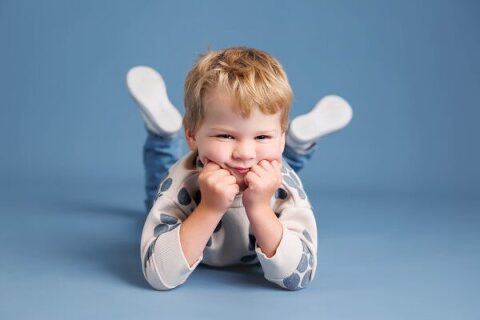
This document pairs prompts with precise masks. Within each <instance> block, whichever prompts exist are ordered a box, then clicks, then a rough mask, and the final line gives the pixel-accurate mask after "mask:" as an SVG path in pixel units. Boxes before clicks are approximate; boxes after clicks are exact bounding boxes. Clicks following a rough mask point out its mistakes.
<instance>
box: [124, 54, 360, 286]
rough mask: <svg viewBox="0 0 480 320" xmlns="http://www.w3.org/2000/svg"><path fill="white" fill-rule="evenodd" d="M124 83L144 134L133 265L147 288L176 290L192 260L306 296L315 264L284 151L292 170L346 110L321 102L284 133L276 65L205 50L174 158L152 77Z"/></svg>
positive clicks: (311, 228) (188, 91) (168, 113)
mask: <svg viewBox="0 0 480 320" xmlns="http://www.w3.org/2000/svg"><path fill="white" fill-rule="evenodd" d="M127 85H128V88H129V90H130V93H131V94H132V96H133V97H134V98H135V100H136V101H137V102H138V104H139V106H140V109H141V110H142V116H143V117H144V120H145V124H146V127H147V131H148V137H147V141H146V144H145V147H144V164H145V168H146V176H147V186H146V189H147V200H146V206H147V209H150V211H149V214H148V216H147V219H146V222H145V226H144V229H143V233H142V239H141V259H142V266H143V272H144V276H145V278H146V280H147V281H148V282H149V284H150V285H151V286H152V287H154V288H156V289H159V290H168V289H172V288H175V287H177V286H179V285H181V284H182V283H184V282H185V281H186V280H187V278H188V276H189V275H190V274H191V273H192V272H193V270H194V269H195V268H196V267H197V266H198V264H199V263H200V262H203V263H205V264H207V265H211V266H219V267H221V266H227V265H233V264H239V263H243V264H256V263H258V262H260V264H261V267H262V269H263V271H264V276H265V278H266V279H267V280H268V281H271V282H273V283H275V284H277V285H279V286H281V287H282V288H286V289H288V290H297V289H301V288H304V287H306V286H307V285H308V283H309V282H310V281H311V280H312V279H313V277H314V275H315V270H316V264H317V259H316V253H317V229H316V225H315V217H314V214H313V212H312V209H311V206H310V203H309V201H308V199H307V196H306V194H305V192H304V190H303V186H302V183H301V181H300V179H299V178H298V176H297V174H296V173H295V172H294V170H293V169H292V168H291V167H290V166H289V165H288V164H287V163H286V162H285V161H282V154H283V155H284V156H285V158H286V159H287V162H290V164H291V165H292V166H293V167H294V168H295V169H296V170H299V169H301V168H302V167H303V165H304V163H305V161H307V160H308V159H309V158H310V157H311V155H312V154H313V151H314V146H315V141H316V140H317V139H318V138H319V137H320V136H323V135H326V134H328V133H331V132H333V131H336V130H339V129H340V128H342V127H344V126H345V125H346V124H347V123H348V122H349V121H350V119H351V116H352V112H351V108H350V107H349V106H348V104H347V103H346V102H345V101H344V100H343V99H341V98H339V97H336V96H328V97H326V98H324V99H322V100H321V101H320V102H319V103H318V104H317V106H316V107H315V108H313V110H312V111H311V112H310V113H308V114H306V115H303V116H300V117H298V118H296V119H294V120H293V121H292V123H291V124H290V126H289V125H288V112H289V109H290V104H291V99H292V92H291V88H290V85H289V83H288V80H287V77H286V74H285V72H284V71H283V69H282V66H281V65H280V64H279V63H278V61H277V60H275V59H274V58H273V57H272V56H270V55H269V54H267V53H265V52H262V51H260V50H256V49H250V48H228V49H224V50H221V51H210V52H208V53H207V54H205V55H203V56H201V57H200V58H199V59H198V61H197V62H196V64H195V65H194V66H193V67H192V69H191V70H190V72H189V74H188V76H187V78H186V81H185V116H184V118H183V125H184V132H185V137H186V140H187V144H188V147H189V149H190V151H191V152H190V153H188V154H187V155H185V156H184V157H183V158H182V159H180V160H178V158H179V156H180V152H181V145H180V138H179V135H178V132H179V130H180V128H181V124H182V122H181V116H180V114H179V113H178V111H177V110H176V109H175V107H174V106H173V105H172V104H171V103H170V101H169V99H168V96H167V93H166V89H165V84H164V82H163V80H162V78H161V76H160V75H159V74H158V73H156V72H155V71H154V70H152V69H150V68H147V67H136V68H133V69H132V70H131V71H130V72H129V74H128V75H127ZM322 118H323V119H326V121H323V122H322V121H320V122H319V121H318V119H322ZM287 129H288V131H287ZM287 132H288V133H287ZM162 178H163V179H162ZM161 179H162V182H161V183H159V181H160V180H161ZM154 198H155V199H154Z"/></svg>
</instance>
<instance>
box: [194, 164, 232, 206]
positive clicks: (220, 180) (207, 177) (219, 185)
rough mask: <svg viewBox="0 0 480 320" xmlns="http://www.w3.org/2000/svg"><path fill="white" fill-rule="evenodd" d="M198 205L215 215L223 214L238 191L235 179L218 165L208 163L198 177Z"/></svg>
mask: <svg viewBox="0 0 480 320" xmlns="http://www.w3.org/2000/svg"><path fill="white" fill-rule="evenodd" d="M198 184H199V185H200V192H201V193H202V199H201V201H200V205H202V206H203V207H204V208H206V209H208V210H211V211H214V212H216V213H225V212H226V211H227V210H228V208H230V206H231V205H232V202H233V200H234V199H235V195H236V194H237V193H238V192H239V191H240V189H239V186H238V184H237V179H235V177H234V176H233V175H232V174H231V173H230V172H229V171H228V170H225V169H222V168H221V167H220V166H219V165H218V164H216V163H214V162H211V161H208V160H207V163H206V164H205V166H204V167H203V169H202V171H201V172H200V175H199V176H198Z"/></svg>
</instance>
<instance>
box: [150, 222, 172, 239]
mask: <svg viewBox="0 0 480 320" xmlns="http://www.w3.org/2000/svg"><path fill="white" fill-rule="evenodd" d="M167 231H168V226H167V225H166V224H164V223H161V224H159V225H157V226H156V227H155V229H153V235H154V236H155V237H158V236H159V235H161V234H162V233H165V232H167Z"/></svg>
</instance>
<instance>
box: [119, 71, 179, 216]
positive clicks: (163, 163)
mask: <svg viewBox="0 0 480 320" xmlns="http://www.w3.org/2000/svg"><path fill="white" fill-rule="evenodd" d="M127 87H128V90H129V92H130V94H131V95H132V97H133V99H134V100H135V101H136V102H137V105H138V107H139V109H140V111H141V114H142V117H143V119H144V121H145V127H146V129H147V140H146V141H145V145H144V147H143V164H144V166H145V191H146V199H145V207H146V209H147V211H149V210H150V208H151V207H152V205H153V202H154V201H155V197H156V193H157V189H158V185H159V184H160V182H161V181H162V179H163V178H164V177H165V176H166V175H167V174H168V169H169V168H170V167H171V166H172V165H173V164H174V163H175V162H176V161H177V160H178V159H179V158H180V155H181V152H182V143H181V142H182V139H180V135H179V131H180V128H181V127H182V116H181V115H180V113H179V112H178V110H177V109H176V108H175V107H174V106H173V105H172V103H171V102H170V100H169V99H168V95H167V90H166V87H165V83H164V81H163V79H162V76H161V75H160V74H159V73H158V72H156V71H155V70H154V69H152V68H149V67H145V66H138V67H134V68H132V69H130V70H129V72H128V74H127Z"/></svg>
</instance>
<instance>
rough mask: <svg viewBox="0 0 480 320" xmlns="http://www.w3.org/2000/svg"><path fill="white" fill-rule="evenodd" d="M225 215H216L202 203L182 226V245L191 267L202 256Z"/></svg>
mask: <svg viewBox="0 0 480 320" xmlns="http://www.w3.org/2000/svg"><path fill="white" fill-rule="evenodd" d="M223 215H224V213H223V212H222V213H215V212H214V211H212V210H210V209H209V208H206V207H205V206H204V205H202V203H200V205H199V206H198V207H197V208H195V210H193V212H192V214H191V215H190V216H188V218H187V219H186V220H185V221H184V222H183V223H182V225H181V226H180V243H181V246H182V250H183V254H184V255H185V258H186V259H187V262H188V264H189V265H190V266H192V265H194V264H195V261H197V260H198V258H199V257H201V256H202V253H203V250H204V249H205V246H206V245H207V242H208V240H209V239H210V237H211V236H212V234H213V231H214V230H215V227H216V226H217V225H218V223H219V222H220V219H222V217H223Z"/></svg>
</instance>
